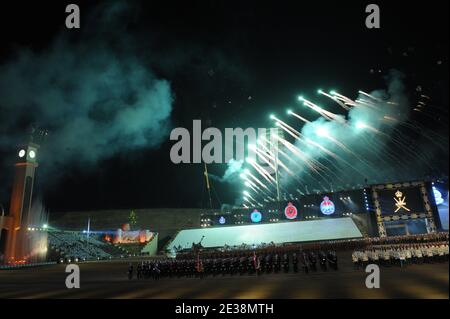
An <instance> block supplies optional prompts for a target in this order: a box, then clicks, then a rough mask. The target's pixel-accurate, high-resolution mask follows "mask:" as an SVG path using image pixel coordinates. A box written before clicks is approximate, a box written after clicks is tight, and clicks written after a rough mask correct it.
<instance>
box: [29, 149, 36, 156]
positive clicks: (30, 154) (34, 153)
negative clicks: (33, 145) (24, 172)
mask: <svg viewBox="0 0 450 319" xmlns="http://www.w3.org/2000/svg"><path fill="white" fill-rule="evenodd" d="M28 155H29V156H30V158H35V157H36V152H35V151H33V150H31V151H30V152H29V153H28Z"/></svg>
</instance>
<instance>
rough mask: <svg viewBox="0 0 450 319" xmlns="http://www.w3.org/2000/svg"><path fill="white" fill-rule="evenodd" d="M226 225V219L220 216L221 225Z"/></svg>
mask: <svg viewBox="0 0 450 319" xmlns="http://www.w3.org/2000/svg"><path fill="white" fill-rule="evenodd" d="M225 223H226V220H225V217H223V216H220V218H219V224H221V225H223V224H225Z"/></svg>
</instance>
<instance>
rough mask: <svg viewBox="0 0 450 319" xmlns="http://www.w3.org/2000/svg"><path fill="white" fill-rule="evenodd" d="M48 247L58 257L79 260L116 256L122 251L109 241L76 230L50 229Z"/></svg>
mask: <svg viewBox="0 0 450 319" xmlns="http://www.w3.org/2000/svg"><path fill="white" fill-rule="evenodd" d="M48 241H49V247H50V249H51V250H53V251H56V252H58V253H59V255H60V257H64V258H72V259H76V258H77V259H79V260H99V259H109V258H112V257H118V256H120V255H121V254H123V251H122V250H121V249H119V248H117V247H114V246H113V245H111V244H110V243H107V242H103V241H100V240H98V239H96V238H93V237H89V238H87V237H86V236H83V235H82V234H80V233H78V232H63V231H51V232H49V233H48Z"/></svg>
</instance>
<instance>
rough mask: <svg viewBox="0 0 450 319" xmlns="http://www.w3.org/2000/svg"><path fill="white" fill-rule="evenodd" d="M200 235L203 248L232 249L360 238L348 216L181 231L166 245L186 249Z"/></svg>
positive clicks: (198, 239)
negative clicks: (224, 247) (225, 247)
mask: <svg viewBox="0 0 450 319" xmlns="http://www.w3.org/2000/svg"><path fill="white" fill-rule="evenodd" d="M202 236H205V238H204V239H203V241H202V245H203V247H223V246H225V245H228V246H234V245H241V244H242V243H245V244H248V245H253V244H257V245H258V244H261V243H270V242H274V243H275V244H281V243H290V242H307V241H319V240H333V239H346V238H360V237H362V234H361V232H360V231H359V229H358V227H356V225H355V223H354V222H353V220H352V219H351V218H350V217H344V218H330V219H323V220H312V221H300V222H284V223H276V224H257V225H256V224H255V225H242V226H224V227H214V228H198V229H185V230H182V231H180V232H179V233H178V234H177V236H176V237H175V239H174V240H173V241H172V242H171V243H170V244H169V245H168V248H169V249H172V248H173V247H178V246H181V247H182V248H190V247H191V246H192V243H198V242H199V241H200V240H201V238H202Z"/></svg>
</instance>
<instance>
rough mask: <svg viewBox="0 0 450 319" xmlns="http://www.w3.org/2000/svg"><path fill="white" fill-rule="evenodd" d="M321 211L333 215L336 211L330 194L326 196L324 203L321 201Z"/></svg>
mask: <svg viewBox="0 0 450 319" xmlns="http://www.w3.org/2000/svg"><path fill="white" fill-rule="evenodd" d="M320 211H321V212H322V214H324V215H331V214H333V213H334V203H333V202H332V201H331V200H330V198H328V196H325V197H324V198H323V201H322V203H320Z"/></svg>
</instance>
